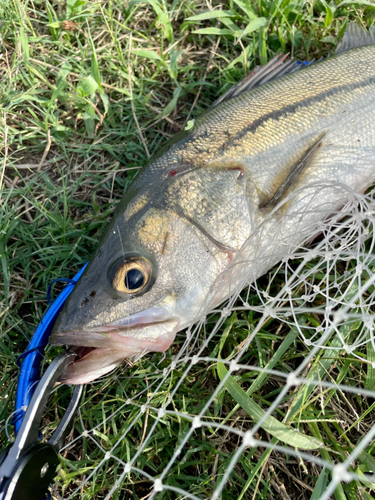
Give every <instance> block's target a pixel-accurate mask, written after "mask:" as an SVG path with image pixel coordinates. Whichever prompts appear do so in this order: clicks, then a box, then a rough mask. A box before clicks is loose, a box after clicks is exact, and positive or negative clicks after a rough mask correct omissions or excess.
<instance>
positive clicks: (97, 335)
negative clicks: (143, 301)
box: [49, 307, 179, 347]
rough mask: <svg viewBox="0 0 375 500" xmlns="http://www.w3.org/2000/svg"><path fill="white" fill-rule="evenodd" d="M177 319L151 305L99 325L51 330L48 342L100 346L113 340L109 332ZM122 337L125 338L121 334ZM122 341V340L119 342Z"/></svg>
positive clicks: (121, 332) (129, 330)
mask: <svg viewBox="0 0 375 500" xmlns="http://www.w3.org/2000/svg"><path fill="white" fill-rule="evenodd" d="M176 319H178V318H177V317H175V316H172V315H171V314H170V313H168V312H167V311H166V310H165V309H164V308H162V307H151V308H149V309H146V310H144V311H141V312H139V313H135V314H132V315H130V316H128V317H127V318H123V319H121V320H117V321H113V322H111V323H106V324H104V325H100V326H96V325H93V326H90V324H89V325H87V326H85V327H83V328H81V329H71V330H62V331H57V332H53V333H52V334H51V335H50V338H49V342H50V343H51V344H53V345H64V344H66V345H69V346H79V347H102V346H104V344H103V342H105V343H106V344H107V343H108V342H109V341H110V342H111V343H112V344H113V341H112V340H111V338H110V337H109V334H116V333H117V334H119V335H121V334H125V333H126V332H129V333H131V330H132V329H134V328H136V327H137V328H138V329H140V328H142V326H146V325H150V324H154V325H157V324H162V323H167V322H168V321H171V320H173V321H174V320H176ZM178 320H179V319H178ZM123 337H124V339H125V338H127V336H126V335H123ZM121 343H122V342H121Z"/></svg>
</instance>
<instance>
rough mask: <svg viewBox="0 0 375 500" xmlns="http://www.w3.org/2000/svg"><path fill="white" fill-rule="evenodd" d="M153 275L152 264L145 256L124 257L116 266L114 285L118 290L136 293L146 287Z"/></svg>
mask: <svg viewBox="0 0 375 500" xmlns="http://www.w3.org/2000/svg"><path fill="white" fill-rule="evenodd" d="M150 277H151V264H150V263H149V261H148V260H147V259H145V258H143V257H128V258H126V259H122V260H121V261H120V262H119V263H118V264H117V266H116V270H115V273H114V276H113V280H112V286H113V288H115V290H117V291H118V292H123V293H129V294H134V293H137V292H140V291H141V290H143V289H144V288H145V286H146V285H147V283H148V282H149V281H150Z"/></svg>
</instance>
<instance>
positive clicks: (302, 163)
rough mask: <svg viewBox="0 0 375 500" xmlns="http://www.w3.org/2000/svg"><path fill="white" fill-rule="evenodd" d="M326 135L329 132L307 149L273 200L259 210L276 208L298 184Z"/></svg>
mask: <svg viewBox="0 0 375 500" xmlns="http://www.w3.org/2000/svg"><path fill="white" fill-rule="evenodd" d="M326 134H327V131H326V130H324V131H323V132H322V133H321V134H320V135H319V137H317V138H316V139H315V140H314V142H313V144H311V145H310V146H309V147H308V148H307V149H306V151H305V152H304V153H303V155H302V156H301V158H300V159H299V160H298V161H296V162H295V163H294V164H293V165H292V168H291V170H290V173H289V174H288V175H287V177H286V178H285V179H284V180H283V182H282V183H281V184H280V186H279V187H278V189H277V190H276V192H275V193H274V194H273V195H272V196H271V198H268V199H266V200H265V201H264V202H263V203H261V204H260V205H259V208H274V207H275V206H276V205H277V204H278V203H279V202H280V201H281V200H282V199H283V198H284V196H285V195H286V194H287V193H288V192H289V191H290V190H291V188H292V187H293V185H295V184H296V183H297V182H298V178H299V176H300V174H301V173H302V172H303V170H305V168H306V167H307V166H308V165H309V164H310V163H311V160H312V159H313V158H314V156H315V154H316V152H317V150H318V148H319V147H320V145H321V141H322V139H323V138H324V137H325V135H326Z"/></svg>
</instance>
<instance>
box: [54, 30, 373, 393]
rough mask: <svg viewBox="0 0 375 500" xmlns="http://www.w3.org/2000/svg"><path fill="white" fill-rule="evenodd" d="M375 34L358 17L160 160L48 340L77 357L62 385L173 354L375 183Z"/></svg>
mask: <svg viewBox="0 0 375 500" xmlns="http://www.w3.org/2000/svg"><path fill="white" fill-rule="evenodd" d="M374 43H375V29H374V27H372V29H371V30H370V32H366V31H364V30H362V29H360V28H358V27H356V26H355V25H352V24H351V25H349V28H348V31H347V33H346V35H345V37H344V40H343V42H342V43H341V46H340V47H339V49H338V51H337V53H336V55H335V56H332V57H329V58H328V59H326V60H324V61H320V62H316V63H314V64H310V65H309V66H307V67H305V68H303V69H299V70H298V71H295V70H296V69H297V67H296V66H295V65H293V64H289V65H288V64H286V65H285V66H283V65H279V66H278V64H279V63H277V64H276V63H273V64H271V66H270V67H268V68H266V69H264V68H263V69H261V70H260V71H259V72H258V73H255V75H252V76H251V78H249V79H248V80H247V81H245V83H244V84H242V85H240V86H238V87H236V88H234V89H233V90H231V92H230V93H229V94H228V95H225V96H224V98H223V99H221V102H220V103H218V104H217V105H215V106H214V107H212V108H211V109H210V110H208V111H207V112H206V113H205V114H204V115H203V116H201V117H200V118H198V119H197V120H196V121H195V123H194V126H193V127H192V128H191V130H188V131H184V132H182V133H180V134H178V135H177V136H176V137H174V138H173V139H172V140H171V141H169V142H168V143H167V145H166V146H165V147H164V148H163V150H162V151H161V152H159V153H158V154H157V155H156V156H155V157H153V158H152V159H151V161H150V162H149V163H148V165H146V166H145V167H144V168H143V169H142V170H141V171H140V173H139V174H138V176H137V177H136V178H135V180H134V181H133V183H132V185H131V187H130V188H129V189H128V191H127V192H126V193H125V195H124V197H123V199H122V201H121V202H120V204H119V206H118V207H117V209H116V211H115V214H114V216H113V219H112V222H111V223H110V224H109V227H108V228H107V230H106V232H105V234H104V237H103V239H102V241H101V243H100V245H99V248H98V249H97V251H96V252H95V254H94V255H93V257H92V259H91V260H90V262H89V264H88V266H87V268H86V270H85V271H84V273H83V275H82V277H81V278H80V280H79V282H78V283H77V285H76V286H75V288H74V290H73V293H72V294H71V296H70V297H69V299H68V301H67V303H66V305H65V307H64V309H63V311H62V313H61V315H60V317H59V319H58V321H57V323H56V325H55V328H54V331H53V333H52V335H51V337H50V342H51V343H53V344H67V345H69V346H72V347H73V348H74V350H75V351H76V352H77V354H78V356H77V361H75V362H74V363H73V364H71V365H69V367H68V368H67V369H66V371H65V372H64V373H63V375H62V378H61V380H62V381H63V382H66V383H70V384H82V383H86V382H89V381H91V380H93V379H95V378H97V377H99V376H101V375H103V374H105V373H107V372H109V371H110V370H112V369H113V368H115V367H116V366H118V365H119V364H120V363H121V362H122V361H123V360H124V359H127V360H136V359H139V358H140V357H141V356H143V355H144V354H145V353H148V352H163V351H165V350H166V349H168V347H169V346H170V345H171V343H172V342H173V340H174V338H175V335H176V333H177V332H178V331H180V330H182V329H184V328H186V327H187V326H189V325H190V324H192V322H194V321H196V320H197V319H199V318H202V317H204V315H205V314H206V313H207V312H208V311H209V310H212V309H213V308H214V307H215V306H217V305H218V304H220V303H221V302H222V301H223V300H225V299H226V298H228V297H230V296H231V294H233V293H234V291H236V290H238V289H240V288H241V286H244V284H246V283H247V282H250V281H252V280H255V279H256V278H258V277H259V276H261V275H262V274H264V273H265V272H266V271H267V270H268V269H270V268H271V267H272V266H273V265H274V264H275V263H276V262H278V261H279V260H281V259H282V258H283V256H285V255H290V253H291V252H292V251H293V250H294V249H298V248H299V247H300V246H301V245H302V244H303V243H304V242H305V241H306V239H307V238H309V237H311V236H312V235H314V232H316V231H318V228H319V227H322V223H323V222H324V220H325V219H326V218H327V216H329V215H330V214H332V213H335V212H337V211H338V210H340V209H341V207H343V206H344V204H345V203H347V202H348V200H350V196H351V194H350V193H353V192H358V191H359V192H363V191H364V190H365V189H366V188H368V187H369V186H370V185H371V184H372V183H373V182H374V181H375V45H374ZM282 73H287V74H283V75H281V74H282ZM280 75H281V76H280ZM267 80H268V81H267ZM249 82H250V83H249ZM257 82H258V84H257ZM259 83H261V85H260V84H259ZM250 86H253V88H251V89H250V90H249V87H250ZM228 269H229V270H230V272H228Z"/></svg>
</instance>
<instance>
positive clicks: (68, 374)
mask: <svg viewBox="0 0 375 500" xmlns="http://www.w3.org/2000/svg"><path fill="white" fill-rule="evenodd" d="M179 326H180V319H179V318H178V317H176V316H171V315H170V314H169V313H168V312H167V311H165V310H164V309H163V308H159V307H153V308H150V309H148V310H145V311H142V312H140V313H136V314H134V315H131V316H129V317H128V318H124V319H123V320H120V321H115V322H113V323H108V324H105V325H102V326H92V327H85V328H82V329H77V330H65V331H64V330H63V331H61V330H59V329H57V330H56V331H54V332H53V333H52V335H51V336H50V339H49V341H50V343H51V344H55V345H56V344H57V345H61V344H66V345H68V346H70V347H72V349H73V351H74V352H76V353H77V359H76V360H75V361H74V362H73V363H71V364H70V365H68V366H67V368H66V369H65V370H64V372H63V373H62V375H61V377H60V382H64V383H66V384H85V383H88V382H91V381H92V380H94V379H96V378H98V377H100V376H102V375H104V374H106V373H108V372H110V371H112V370H113V369H114V368H116V367H117V366H118V365H120V364H121V363H122V362H123V361H124V360H128V361H129V363H130V362H131V361H132V360H137V359H139V358H140V357H142V356H143V355H144V354H146V353H148V352H164V351H166V350H167V349H168V347H169V346H170V345H171V344H172V342H173V341H174V338H175V336H176V333H177V331H178V330H179Z"/></svg>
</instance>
